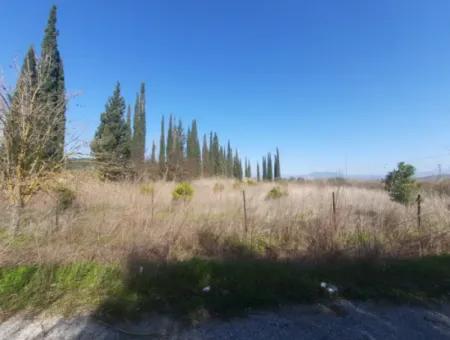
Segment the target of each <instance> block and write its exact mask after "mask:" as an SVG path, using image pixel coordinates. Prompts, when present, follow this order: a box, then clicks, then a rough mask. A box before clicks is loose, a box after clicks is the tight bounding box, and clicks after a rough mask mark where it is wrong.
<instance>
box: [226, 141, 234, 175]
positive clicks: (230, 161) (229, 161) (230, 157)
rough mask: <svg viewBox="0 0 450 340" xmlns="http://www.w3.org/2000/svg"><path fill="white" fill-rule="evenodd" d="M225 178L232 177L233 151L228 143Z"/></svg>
mask: <svg viewBox="0 0 450 340" xmlns="http://www.w3.org/2000/svg"><path fill="white" fill-rule="evenodd" d="M227 177H233V150H232V149H231V144H230V141H228V145H227Z"/></svg>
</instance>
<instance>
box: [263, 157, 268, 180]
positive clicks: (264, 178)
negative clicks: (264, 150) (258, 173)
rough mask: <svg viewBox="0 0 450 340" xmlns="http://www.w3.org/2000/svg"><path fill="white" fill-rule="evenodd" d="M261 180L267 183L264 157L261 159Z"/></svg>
mask: <svg viewBox="0 0 450 340" xmlns="http://www.w3.org/2000/svg"><path fill="white" fill-rule="evenodd" d="M262 179H263V181H267V164H266V157H263V158H262Z"/></svg>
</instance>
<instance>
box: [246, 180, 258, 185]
mask: <svg viewBox="0 0 450 340" xmlns="http://www.w3.org/2000/svg"><path fill="white" fill-rule="evenodd" d="M245 183H246V184H247V185H256V184H257V183H256V182H255V181H254V180H252V179H250V178H249V179H247V180H246V181H245Z"/></svg>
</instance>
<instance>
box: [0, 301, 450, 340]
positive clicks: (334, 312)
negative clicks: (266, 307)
mask: <svg viewBox="0 0 450 340" xmlns="http://www.w3.org/2000/svg"><path fill="white" fill-rule="evenodd" d="M0 339H11V340H13V339H355V340H358V339H381V340H390V339H407V340H415V339H427V340H433V339H450V305H439V306H433V307H418V306H398V305H396V306H394V305H386V304H379V303H377V304H374V303H358V302H350V301H346V300H340V301H336V302H333V303H327V304H326V305H324V304H316V305H300V306H290V307H283V308H279V309H277V310H276V311H270V312H269V311H264V312H254V313H250V314H249V315H248V316H246V317H242V318H233V319H230V320H209V321H205V322H202V323H200V324H198V325H196V326H190V327H186V326H182V325H181V324H180V323H178V322H175V321H173V320H171V319H170V318H167V317H162V316H153V317H148V318H147V319H146V320H145V321H142V322H140V323H118V324H114V325H108V324H105V323H102V322H101V321H98V320H95V319H93V318H91V317H89V316H78V317H74V318H70V319H64V318H62V317H44V316H43V315H40V316H35V317H32V318H31V317H26V316H24V315H17V316H15V317H12V318H10V319H8V320H6V321H4V322H3V323H1V324H0Z"/></svg>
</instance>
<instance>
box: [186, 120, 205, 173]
mask: <svg viewBox="0 0 450 340" xmlns="http://www.w3.org/2000/svg"><path fill="white" fill-rule="evenodd" d="M188 144H189V145H190V146H189V154H190V155H188V156H189V158H190V161H191V163H192V169H193V175H194V177H198V176H200V174H201V170H202V168H201V167H202V158H201V152H200V141H199V140H198V128H197V121H196V120H195V119H194V120H193V121H192V128H191V130H190V134H189V139H188Z"/></svg>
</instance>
